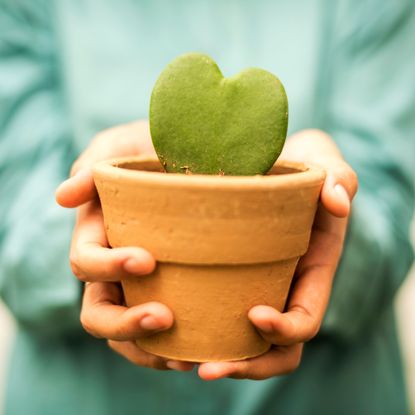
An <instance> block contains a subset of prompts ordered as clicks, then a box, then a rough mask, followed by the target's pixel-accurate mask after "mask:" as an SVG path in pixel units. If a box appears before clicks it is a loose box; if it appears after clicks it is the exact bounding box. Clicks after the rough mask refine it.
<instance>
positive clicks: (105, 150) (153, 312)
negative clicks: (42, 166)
mask: <svg viewBox="0 0 415 415" xmlns="http://www.w3.org/2000/svg"><path fill="white" fill-rule="evenodd" d="M138 154H155V153H154V149H153V146H152V143H151V138H150V133H149V128H148V123H147V122H146V121H141V122H134V123H130V124H126V125H122V126H119V127H115V128H111V129H109V130H105V131H103V132H102V133H100V134H98V135H97V136H96V137H95V138H94V139H93V140H92V142H91V144H90V145H89V147H88V148H87V149H86V150H85V151H84V152H83V153H82V154H81V156H80V157H79V158H78V160H77V161H76V162H75V163H74V165H73V167H72V170H71V175H70V178H69V179H68V180H66V181H65V182H63V183H62V184H61V185H60V186H59V187H58V189H57V190H56V200H57V202H58V203H59V204H60V205H61V206H63V207H67V208H75V207H77V208H78V215H77V221H76V225H75V229H74V233H73V237H72V244H71V252H70V263H71V268H72V271H73V273H74V274H75V276H76V277H77V278H78V279H79V280H80V281H82V282H85V289H84V294H83V300H82V309H81V323H82V326H83V327H84V329H85V330H86V331H87V332H89V333H90V334H92V335H93V336H95V337H98V338H105V339H108V344H109V346H110V347H111V348H112V349H113V350H115V351H116V352H118V353H119V354H121V355H122V356H124V357H125V358H126V359H128V360H130V361H131V362H133V363H135V364H137V365H140V366H146V367H151V368H156V369H176V370H191V369H192V368H193V364H192V363H187V362H178V361H167V360H166V359H163V358H161V357H158V356H154V355H152V354H150V353H147V352H145V351H143V350H141V349H139V348H138V347H137V345H136V343H135V342H134V340H135V339H137V338H139V337H141V336H146V335H149V334H152V333H155V332H157V331H160V330H166V329H168V328H170V327H171V326H172V324H173V314H172V312H171V311H170V310H169V309H168V308H167V307H166V306H165V305H163V304H160V303H157V302H151V303H146V304H141V305H138V306H135V307H126V306H125V304H124V298H123V294H122V290H121V286H120V284H119V281H120V280H121V279H123V278H125V277H131V276H132V275H133V276H136V278H140V275H145V274H149V273H151V272H152V271H153V269H154V267H155V260H154V258H153V257H152V256H151V254H150V253H149V252H147V251H146V250H144V249H142V248H138V247H122V248H114V249H112V248H110V247H109V244H108V241H107V238H106V235H105V229H104V222H103V217H102V211H101V207H100V204H99V200H98V197H97V193H96V190H95V185H94V181H93V178H92V172H91V166H92V165H93V164H94V163H95V162H97V161H99V160H104V159H108V158H112V157H121V156H131V155H138Z"/></svg>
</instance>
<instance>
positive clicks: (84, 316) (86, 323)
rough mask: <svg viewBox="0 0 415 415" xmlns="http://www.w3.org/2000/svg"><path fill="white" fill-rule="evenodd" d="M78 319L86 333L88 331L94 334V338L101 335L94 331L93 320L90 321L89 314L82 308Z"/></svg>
mask: <svg viewBox="0 0 415 415" xmlns="http://www.w3.org/2000/svg"><path fill="white" fill-rule="evenodd" d="M80 321H81V325H82V327H83V328H84V330H85V331H86V332H87V333H89V334H90V335H91V336H94V337H96V338H100V337H101V336H99V335H98V334H97V333H96V331H95V329H94V325H93V322H92V321H91V318H90V316H89V314H88V313H87V312H85V311H84V310H82V311H81V315H80Z"/></svg>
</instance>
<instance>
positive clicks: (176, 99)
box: [150, 53, 288, 175]
mask: <svg viewBox="0 0 415 415" xmlns="http://www.w3.org/2000/svg"><path fill="white" fill-rule="evenodd" d="M287 124H288V102H287V96H286V93H285V90H284V87H283V85H282V84H281V82H280V81H279V79H278V78H277V77H275V76H274V75H273V74H271V73H270V72H267V71H265V70H262V69H258V68H248V69H245V70H243V71H242V72H240V73H238V74H236V75H234V76H232V77H230V78H225V77H224V76H223V75H222V72H221V71H220V69H219V67H218V65H217V64H216V63H215V61H214V60H213V59H212V58H210V57H209V56H207V55H204V54H200V53H188V54H185V55H181V56H179V57H178V58H176V59H174V60H173V61H172V62H171V63H170V64H169V65H167V67H166V68H165V69H164V70H163V72H162V73H161V75H160V77H159V78H158V80H157V82H156V84H155V86H154V89H153V92H152V96H151V102H150V129H151V136H152V140H153V144H154V147H155V149H156V152H157V154H158V157H159V159H160V161H161V163H162V164H163V166H164V168H165V170H166V171H167V172H174V173H194V174H220V175H255V174H265V173H266V172H267V171H268V170H269V169H270V168H271V167H272V165H273V164H274V163H275V161H276V159H277V158H278V156H279V155H280V153H281V151H282V148H283V145H284V142H285V138H286V134H287Z"/></svg>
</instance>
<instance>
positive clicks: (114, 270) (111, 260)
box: [70, 202, 156, 281]
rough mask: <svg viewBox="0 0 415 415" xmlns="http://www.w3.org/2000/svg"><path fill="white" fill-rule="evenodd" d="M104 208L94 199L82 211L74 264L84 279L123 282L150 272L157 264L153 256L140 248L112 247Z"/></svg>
mask: <svg viewBox="0 0 415 415" xmlns="http://www.w3.org/2000/svg"><path fill="white" fill-rule="evenodd" d="M107 244H108V242H107V238H106V235H105V228H104V221H103V217H102V211H101V210H100V209H99V205H98V204H96V203H93V202H90V203H89V204H88V205H85V206H83V207H82V208H81V209H80V211H79V214H78V219H77V224H76V227H75V231H74V235H73V238H72V244H71V252H70V263H71V268H72V271H73V273H74V274H75V275H76V277H77V278H78V279H79V280H81V281H119V280H121V279H123V278H127V277H131V276H132V275H146V274H149V273H151V272H152V271H153V270H154V268H155V266H156V263H155V260H154V258H153V256H152V255H151V254H150V253H149V252H147V251H146V250H144V249H142V248H138V247H120V248H113V249H111V248H108V246H107Z"/></svg>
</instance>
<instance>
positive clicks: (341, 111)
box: [321, 0, 415, 339]
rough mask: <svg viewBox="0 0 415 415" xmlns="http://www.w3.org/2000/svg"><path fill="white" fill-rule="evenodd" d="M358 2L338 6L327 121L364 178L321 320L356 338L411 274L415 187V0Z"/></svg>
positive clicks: (325, 92)
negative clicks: (410, 235)
mask: <svg viewBox="0 0 415 415" xmlns="http://www.w3.org/2000/svg"><path fill="white" fill-rule="evenodd" d="M333 3H334V2H333ZM338 3H339V4H343V3H344V4H346V3H353V4H354V5H355V6H356V3H354V2H343V3H342V2H338ZM358 4H359V6H357V7H355V9H353V10H352V9H351V7H349V6H342V7H339V8H338V10H336V12H335V13H334V16H335V18H334V19H333V21H332V32H331V35H330V36H329V37H330V40H327V45H326V47H327V54H326V61H325V62H323V65H322V66H323V70H322V78H323V82H322V85H323V86H322V90H321V94H322V100H321V101H322V102H323V105H322V108H321V109H322V111H321V113H322V128H323V129H326V130H327V131H328V132H329V133H330V134H331V135H332V136H333V137H334V139H335V140H336V141H337V143H338V145H339V146H340V148H341V150H342V152H343V154H344V156H345V158H346V160H347V161H348V162H349V163H350V164H351V165H352V167H353V168H354V169H355V170H356V172H357V174H358V177H359V184H360V188H359V192H358V195H357V197H356V199H355V202H354V203H353V209H352V215H351V221H350V226H349V231H348V235H347V239H346V245H345V251H344V254H343V258H342V261H341V263H340V266H339V269H338V272H337V275H336V278H335V283H334V288H333V293H332V297H331V302H330V305H329V308H328V312H327V314H326V318H325V321H324V324H323V328H322V330H323V331H326V332H329V333H336V334H338V335H339V336H343V337H344V338H348V339H352V338H353V337H355V336H357V335H359V334H361V333H362V332H363V331H364V330H367V329H368V328H369V327H370V326H371V325H373V324H375V322H376V320H378V319H379V317H380V316H381V315H382V312H383V310H384V309H385V308H387V307H389V306H390V305H391V303H392V301H393V298H394V295H395V293H396V291H397V289H398V287H399V286H400V284H401V283H402V281H403V280H404V278H405V276H406V275H407V272H408V270H409V268H410V265H411V263H412V261H413V250H412V247H411V244H410V237H409V228H410V222H411V218H412V214H413V207H414V197H415V196H414V193H415V191H414V177H415V172H414V166H415V162H414V156H415V137H414V135H415V93H414V91H415V54H414V41H415V18H414V15H415V12H414V9H415V3H414V2H413V1H411V0H397V1H393V2H387V1H383V2H378V1H366V2H361V3H358ZM332 7H333V6H332Z"/></svg>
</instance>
